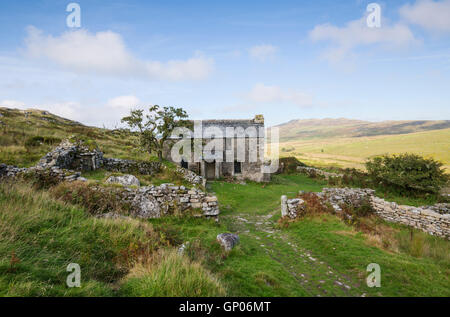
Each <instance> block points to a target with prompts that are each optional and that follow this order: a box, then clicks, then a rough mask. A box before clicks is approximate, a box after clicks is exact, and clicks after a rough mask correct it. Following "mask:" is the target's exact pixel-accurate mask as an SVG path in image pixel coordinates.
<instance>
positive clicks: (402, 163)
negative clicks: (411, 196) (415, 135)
mask: <svg viewBox="0 0 450 317" xmlns="http://www.w3.org/2000/svg"><path fill="white" fill-rule="evenodd" d="M441 167H442V163H440V162H437V161H435V160H434V159H426V158H423V157H421V156H418V155H416V154H407V153H406V154H400V155H392V156H389V155H383V156H377V157H374V158H372V159H370V160H368V161H367V162H366V168H367V173H368V176H369V178H370V179H371V180H372V181H373V182H374V183H376V184H380V185H383V186H386V187H391V188H393V189H398V190H401V191H406V192H418V193H421V192H422V193H423V192H425V193H437V192H439V190H440V188H441V187H442V186H443V185H445V183H446V182H447V181H448V176H447V175H446V174H445V172H444V170H443V169H442V168H441Z"/></svg>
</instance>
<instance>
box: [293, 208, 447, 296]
mask: <svg viewBox="0 0 450 317" xmlns="http://www.w3.org/2000/svg"><path fill="white" fill-rule="evenodd" d="M323 219H326V220H327V221H326V222H324V221H322V220H323ZM286 231H287V232H288V233H289V235H290V236H291V237H292V238H293V239H295V240H296V241H298V242H299V243H300V244H301V245H303V246H305V247H307V248H308V249H309V250H311V251H312V252H314V253H315V254H319V256H318V258H319V259H320V260H322V261H325V262H328V263H333V266H334V267H335V268H336V269H338V270H339V271H342V272H346V274H347V275H349V276H351V277H352V278H353V279H355V280H356V281H357V282H359V283H360V287H361V290H362V291H363V292H365V293H367V294H370V295H382V296H446V297H448V296H450V288H449V286H450V278H449V277H450V260H449V259H448V256H447V258H446V259H445V260H442V261H435V260H434V259H433V258H417V257H413V256H410V255H408V254H404V253H399V254H392V253H389V252H386V251H385V250H382V249H379V248H377V247H371V246H369V245H367V243H366V241H365V238H364V236H363V235H358V234H357V235H345V234H339V233H338V232H342V231H349V227H348V226H346V225H344V224H343V223H342V222H341V221H340V220H338V219H337V218H335V217H333V216H324V217H322V218H313V219H305V220H302V221H299V222H296V223H294V224H291V225H290V226H289V228H288V229H286ZM406 232H407V230H406ZM440 241H441V243H445V248H443V249H442V248H441V249H440V251H442V252H449V251H450V249H449V244H448V241H444V240H442V239H440ZM369 263H378V264H379V265H380V267H381V271H382V287H381V288H368V287H367V286H366V285H365V283H364V277H366V276H367V273H366V272H365V269H366V267H367V265H368V264H369Z"/></svg>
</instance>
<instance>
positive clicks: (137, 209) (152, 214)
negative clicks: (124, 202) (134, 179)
mask: <svg viewBox="0 0 450 317" xmlns="http://www.w3.org/2000/svg"><path fill="white" fill-rule="evenodd" d="M132 205H133V207H134V208H133V209H134V212H133V213H134V216H136V217H138V218H144V219H148V218H160V217H161V206H160V205H159V203H158V201H157V200H156V199H155V198H153V197H152V196H144V195H141V194H137V195H136V196H135V197H134V199H133V201H132Z"/></svg>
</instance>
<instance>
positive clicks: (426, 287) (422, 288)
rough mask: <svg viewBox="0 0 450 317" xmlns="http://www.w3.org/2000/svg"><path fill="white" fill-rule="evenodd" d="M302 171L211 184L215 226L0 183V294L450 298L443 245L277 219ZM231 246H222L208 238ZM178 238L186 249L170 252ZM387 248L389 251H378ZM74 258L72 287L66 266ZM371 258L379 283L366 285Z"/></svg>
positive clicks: (407, 234)
mask: <svg viewBox="0 0 450 317" xmlns="http://www.w3.org/2000/svg"><path fill="white" fill-rule="evenodd" d="M322 186H324V184H323V183H322V182H317V181H315V180H311V179H308V178H306V177H305V176H302V175H280V176H275V179H274V182H273V183H271V184H266V185H262V184H258V183H253V182H248V183H247V184H245V185H243V184H231V183H225V182H222V181H216V182H213V183H212V186H211V190H212V191H214V192H215V193H216V194H217V196H218V198H219V202H220V208H221V210H222V213H221V215H220V222H219V223H216V222H215V221H213V220H208V219H203V218H194V217H189V216H184V217H181V216H171V217H166V218H160V219H150V220H142V219H141V220H140V219H129V218H124V219H121V218H119V219H97V218H94V217H93V216H91V215H90V214H89V213H88V212H87V211H85V210H84V209H83V208H82V207H79V206H73V205H70V204H67V203H63V202H61V201H59V200H55V199H54V198H52V197H51V196H49V194H48V193H47V192H43V191H35V190H33V189H32V188H30V187H29V186H24V185H20V184H19V185H14V186H11V185H8V184H3V185H1V186H0V210H2V212H1V213H0V220H1V221H0V273H1V274H0V290H1V291H0V295H1V296H450V280H449V277H450V258H449V255H450V242H449V241H446V240H443V239H440V238H436V237H433V236H429V235H426V234H425V233H422V232H420V231H417V230H412V232H413V234H414V235H413V239H412V240H411V239H410V238H411V237H412V235H411V231H410V229H408V228H406V227H403V226H398V225H389V224H385V223H383V222H382V223H379V224H377V226H380V227H379V228H384V229H383V230H386V231H387V232H389V233H390V236H389V238H388V239H387V240H386V241H384V240H383V242H382V243H380V241H379V239H378V240H377V239H375V238H374V237H373V236H370V235H367V234H363V233H361V232H358V231H356V230H355V229H354V228H352V227H351V226H349V225H347V224H344V223H343V222H342V221H341V220H340V219H338V218H337V217H335V216H332V215H329V214H323V215H317V216H312V217H307V218H304V219H302V220H300V221H298V222H295V223H291V224H290V225H289V226H287V227H285V226H280V225H279V224H278V219H279V218H280V207H279V204H280V195H281V194H287V195H289V196H290V197H294V196H295V195H296V193H297V192H298V190H307V191H319V190H321V188H322ZM222 232H234V233H237V234H239V236H240V240H241V242H240V244H239V245H238V246H237V247H235V248H234V249H233V250H232V251H231V252H230V253H226V252H224V251H223V250H222V248H221V247H220V245H219V244H218V243H217V242H216V235H217V234H219V233H222ZM182 243H185V244H186V245H187V248H186V250H185V254H184V255H178V254H176V248H177V247H178V246H180V245H181V244H182ZM384 245H388V246H389V247H384ZM72 262H73V263H79V264H80V266H81V269H82V281H81V287H80V288H67V287H66V284H65V279H66V277H67V274H68V273H67V272H66V270H65V269H66V266H67V264H68V263H72ZM372 262H375V263H378V264H380V266H381V270H382V282H381V283H382V287H381V288H369V287H367V286H366V283H365V278H366V276H367V272H366V266H367V265H368V264H369V263H372Z"/></svg>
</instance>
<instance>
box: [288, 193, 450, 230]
mask: <svg viewBox="0 0 450 317" xmlns="http://www.w3.org/2000/svg"><path fill="white" fill-rule="evenodd" d="M317 196H318V197H320V198H321V200H322V201H323V202H325V203H329V204H330V205H331V206H333V208H334V210H335V211H336V212H338V213H339V212H341V211H342V209H341V206H342V205H343V204H347V205H353V206H358V205H360V204H361V203H362V202H364V201H368V202H369V203H370V205H371V207H372V209H373V211H374V212H375V213H376V214H377V215H378V216H379V217H381V218H382V219H384V220H386V221H389V222H395V223H401V224H404V225H407V226H411V227H414V228H417V229H420V230H423V231H425V232H427V233H429V234H431V235H436V236H440V237H444V238H447V239H450V213H448V211H449V210H450V204H448V203H447V204H436V205H434V206H422V207H414V206H405V205H398V204H396V203H395V202H388V201H385V200H384V199H382V198H379V197H376V196H375V195H374V190H372V189H360V188H324V189H323V191H322V192H321V193H317ZM304 203H305V202H304V201H303V200H302V199H300V198H294V199H287V197H286V196H282V197H281V215H282V216H283V217H290V218H293V219H294V218H296V217H297V216H298V214H299V212H300V211H301V210H302V208H303V206H304Z"/></svg>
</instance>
